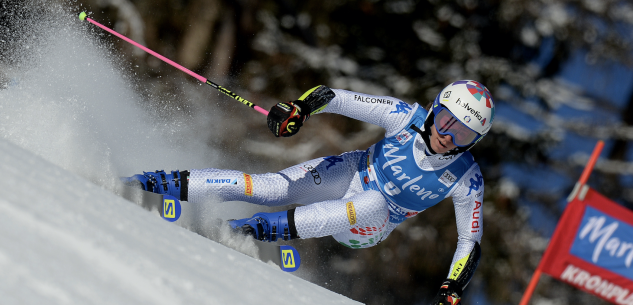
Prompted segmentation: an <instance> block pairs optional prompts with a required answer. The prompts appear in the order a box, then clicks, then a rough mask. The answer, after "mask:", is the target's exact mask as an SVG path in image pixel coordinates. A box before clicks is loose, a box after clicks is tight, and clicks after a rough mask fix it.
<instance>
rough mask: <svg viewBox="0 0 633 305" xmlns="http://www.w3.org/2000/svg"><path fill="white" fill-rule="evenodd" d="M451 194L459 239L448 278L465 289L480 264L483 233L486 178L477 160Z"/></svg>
mask: <svg viewBox="0 0 633 305" xmlns="http://www.w3.org/2000/svg"><path fill="white" fill-rule="evenodd" d="M451 196H452V197H453V204H454V205H455V219H456V223H457V234H458V239H457V249H456V250H455V255H454V256H453V261H452V263H451V267H450V269H449V274H448V278H449V279H455V280H457V281H458V282H460V285H461V286H463V287H462V289H463V288H465V287H466V285H468V282H469V281H470V279H471V278H472V276H473V274H474V272H475V269H476V268H477V265H478V264H479V257H480V249H479V244H480V243H481V237H482V235H483V213H482V209H483V197H484V179H483V176H482V175H481V171H480V170H479V166H478V165H477V164H476V163H475V164H473V166H472V167H471V168H470V169H469V170H468V172H466V174H465V175H464V176H463V177H462V178H461V179H460V180H459V181H458V185H457V186H456V187H455V189H454V190H453V191H452V195H451Z"/></svg>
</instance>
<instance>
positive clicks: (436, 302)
mask: <svg viewBox="0 0 633 305" xmlns="http://www.w3.org/2000/svg"><path fill="white" fill-rule="evenodd" d="M461 294H462V289H461V288H459V287H458V285H457V282H456V281H454V280H446V281H444V283H442V286H441V287H440V291H438V292H437V295H436V296H435V298H434V299H433V301H432V302H431V305H457V304H459V301H461V299H462V298H461Z"/></svg>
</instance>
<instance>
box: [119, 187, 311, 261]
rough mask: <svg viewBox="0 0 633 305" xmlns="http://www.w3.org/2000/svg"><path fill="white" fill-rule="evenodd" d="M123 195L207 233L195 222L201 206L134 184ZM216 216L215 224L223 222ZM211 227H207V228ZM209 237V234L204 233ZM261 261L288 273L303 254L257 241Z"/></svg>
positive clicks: (174, 220)
mask: <svg viewBox="0 0 633 305" xmlns="http://www.w3.org/2000/svg"><path fill="white" fill-rule="evenodd" d="M121 195H122V197H123V198H125V199H127V200H130V201H132V202H134V203H137V204H139V205H140V206H142V207H143V208H144V209H146V210H148V211H150V212H152V211H156V212H158V213H159V215H160V217H161V218H162V219H164V220H166V221H169V222H172V223H174V224H177V225H179V226H181V227H183V228H187V229H189V230H190V231H193V232H195V233H198V234H200V235H202V236H205V235H206V234H205V228H204V227H201V226H200V225H195V223H194V221H195V219H197V217H196V214H197V212H199V211H200V206H198V205H196V204H193V203H189V202H187V201H180V200H178V199H177V198H176V197H174V196H170V195H161V194H156V193H152V192H147V191H143V190H140V189H136V188H132V187H127V186H126V187H124V188H123V192H122V194H121ZM219 222H222V221H221V220H220V219H217V221H216V223H215V224H216V225H218V226H219V225H222V224H220V223H219ZM207 230H208V229H207ZM205 237H207V236H205ZM255 244H256V245H257V247H258V248H259V256H260V260H261V261H263V262H268V261H272V262H273V263H275V264H276V265H277V266H279V267H280V268H281V270H283V271H285V272H294V271H296V270H297V269H299V267H300V266H301V257H300V255H299V252H298V251H297V249H295V248H294V247H292V246H289V245H276V244H275V243H267V242H258V243H255Z"/></svg>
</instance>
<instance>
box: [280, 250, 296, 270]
mask: <svg viewBox="0 0 633 305" xmlns="http://www.w3.org/2000/svg"><path fill="white" fill-rule="evenodd" d="M281 259H282V262H281V263H282V264H284V268H294V267H295V255H294V254H293V253H292V250H281Z"/></svg>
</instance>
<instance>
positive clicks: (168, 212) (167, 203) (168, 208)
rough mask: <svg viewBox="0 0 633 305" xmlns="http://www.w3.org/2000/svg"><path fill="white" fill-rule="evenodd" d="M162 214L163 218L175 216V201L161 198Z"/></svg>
mask: <svg viewBox="0 0 633 305" xmlns="http://www.w3.org/2000/svg"><path fill="white" fill-rule="evenodd" d="M163 215H164V217H165V218H176V201H174V200H170V199H166V200H163Z"/></svg>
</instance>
